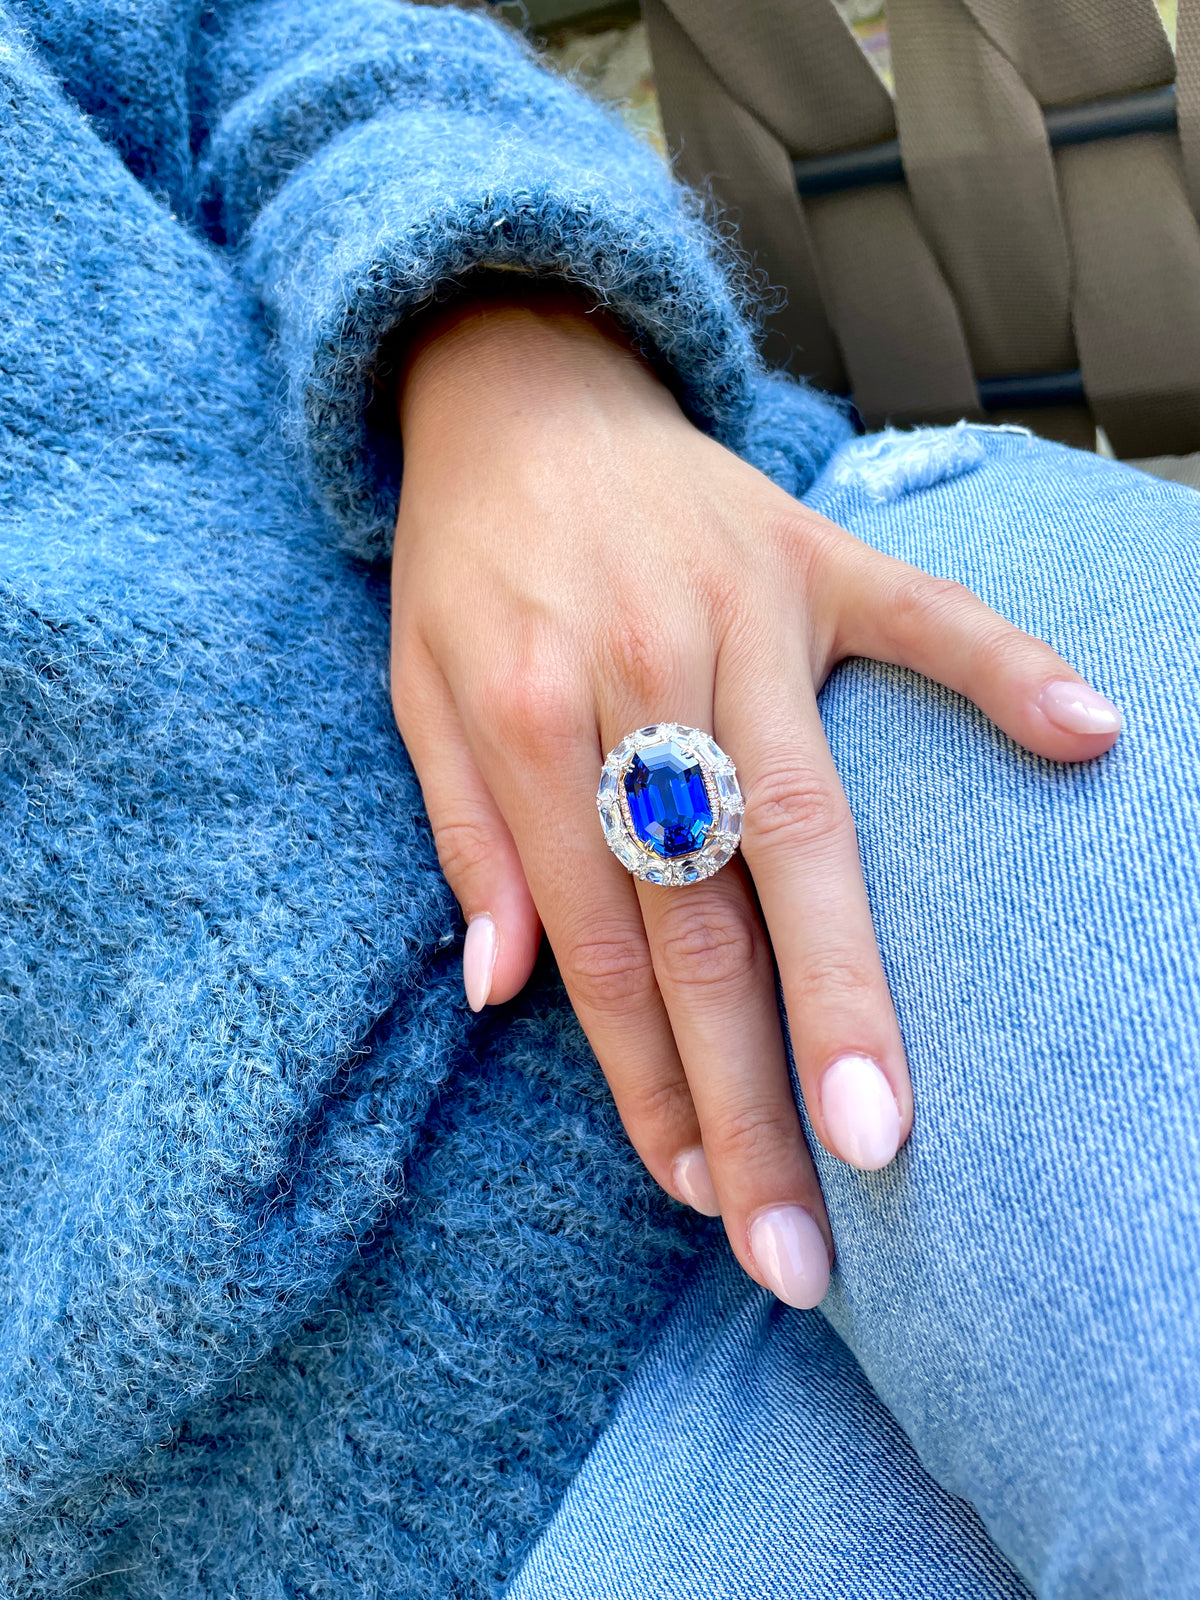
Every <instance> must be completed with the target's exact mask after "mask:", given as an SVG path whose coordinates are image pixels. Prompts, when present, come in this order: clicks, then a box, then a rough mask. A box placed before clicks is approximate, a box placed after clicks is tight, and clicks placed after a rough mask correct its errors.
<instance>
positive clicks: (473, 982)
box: [463, 911, 500, 1011]
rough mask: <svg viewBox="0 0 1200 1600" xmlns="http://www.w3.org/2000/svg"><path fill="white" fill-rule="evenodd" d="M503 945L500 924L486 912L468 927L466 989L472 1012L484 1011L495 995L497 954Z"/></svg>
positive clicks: (465, 949) (464, 953) (465, 969)
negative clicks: (498, 935)
mask: <svg viewBox="0 0 1200 1600" xmlns="http://www.w3.org/2000/svg"><path fill="white" fill-rule="evenodd" d="M499 945H500V941H499V939H498V938H497V937H496V924H495V923H494V922H493V921H492V919H491V917H489V916H488V914H487V912H486V911H484V912H482V913H481V914H480V915H479V916H477V917H472V918H471V920H470V922H469V923H468V924H467V937H466V941H465V943H464V944H463V988H464V989H465V990H466V991H467V1004H468V1005H469V1006H470V1008H471V1010H472V1011H482V1010H483V1008H484V1006H485V1005H487V1003H488V995H490V994H491V992H492V973H493V972H495V970H496V951H497V949H498V948H499Z"/></svg>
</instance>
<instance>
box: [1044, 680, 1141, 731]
mask: <svg viewBox="0 0 1200 1600" xmlns="http://www.w3.org/2000/svg"><path fill="white" fill-rule="evenodd" d="M1039 704H1040V705H1041V708H1042V712H1043V714H1044V715H1045V717H1046V720H1047V721H1048V722H1052V723H1053V724H1054V726H1055V727H1056V728H1061V729H1062V730H1063V732H1064V733H1119V732H1120V731H1121V713H1120V712H1119V711H1118V710H1117V708H1116V706H1115V705H1113V703H1112V701H1111V700H1106V699H1105V698H1104V696H1103V695H1102V694H1097V693H1096V691H1095V689H1091V688H1089V687H1088V685H1087V684H1086V683H1048V684H1047V685H1046V687H1045V688H1044V689H1043V690H1042V697H1041V700H1040V701H1039Z"/></svg>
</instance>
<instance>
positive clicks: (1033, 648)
mask: <svg viewBox="0 0 1200 1600" xmlns="http://www.w3.org/2000/svg"><path fill="white" fill-rule="evenodd" d="M1041 651H1042V647H1041V646H1039V645H1038V643H1037V642H1036V641H1035V640H1033V639H1031V638H1030V637H1029V635H1028V634H1025V633H1022V632H1021V630H1020V629H1019V628H1014V627H1013V626H1012V624H1011V623H1008V622H1004V621H1001V620H996V621H994V622H993V621H991V620H990V619H989V621H988V622H987V623H986V624H985V625H984V626H983V627H981V629H980V633H979V639H978V642H977V644H976V646H975V667H976V671H977V672H978V673H979V676H980V680H981V681H983V682H989V681H990V682H993V683H994V682H997V681H1000V680H1003V679H1005V678H1010V677H1012V675H1013V674H1014V673H1019V672H1021V671H1023V670H1028V667H1029V663H1030V654H1031V652H1033V653H1035V654H1036V655H1038V656H1040V655H1041Z"/></svg>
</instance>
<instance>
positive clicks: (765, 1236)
mask: <svg viewBox="0 0 1200 1600" xmlns="http://www.w3.org/2000/svg"><path fill="white" fill-rule="evenodd" d="M750 1249H751V1251H752V1252H753V1254H754V1259H755V1261H756V1262H757V1264H758V1269H759V1271H760V1272H761V1273H762V1275H763V1277H764V1278H765V1279H766V1280H767V1284H768V1286H769V1287H770V1289H771V1291H772V1292H773V1293H774V1294H775V1296H776V1297H777V1298H778V1299H780V1300H782V1301H783V1303H784V1304H785V1305H789V1306H795V1307H796V1309H797V1310H798V1311H809V1310H811V1309H812V1307H813V1306H817V1305H820V1303H821V1301H822V1300H824V1298H825V1291H826V1289H828V1288H829V1252H828V1250H826V1248H825V1240H824V1239H823V1238H822V1237H821V1230H820V1228H818V1227H817V1225H816V1223H815V1222H814V1221H813V1219H812V1218H811V1217H810V1216H809V1214H808V1212H807V1211H804V1210H802V1208H801V1207H800V1206H776V1207H775V1209H774V1210H772V1211H762V1212H760V1213H759V1214H758V1216H757V1217H755V1219H754V1221H753V1222H752V1223H751V1224H750Z"/></svg>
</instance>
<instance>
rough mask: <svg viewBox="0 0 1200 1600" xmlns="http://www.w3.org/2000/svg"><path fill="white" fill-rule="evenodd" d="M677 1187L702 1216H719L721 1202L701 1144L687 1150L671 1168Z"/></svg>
mask: <svg viewBox="0 0 1200 1600" xmlns="http://www.w3.org/2000/svg"><path fill="white" fill-rule="evenodd" d="M671 1176H672V1177H673V1178H674V1180H675V1187H676V1188H677V1189H678V1190H679V1192H680V1194H681V1195H682V1196H683V1198H684V1199H685V1200H686V1201H687V1203H688V1205H689V1206H691V1207H692V1209H693V1210H694V1211H698V1212H699V1213H700V1215H701V1216H702V1217H719V1216H720V1215H721V1202H720V1201H719V1200H718V1199H717V1191H716V1190H715V1189H714V1188H713V1181H712V1174H711V1173H710V1172H709V1170H708V1161H707V1159H706V1157H705V1154H704V1151H703V1150H702V1149H701V1148H700V1146H699V1145H696V1147H695V1148H694V1149H692V1150H685V1151H684V1152H683V1154H682V1155H681V1156H680V1157H679V1159H678V1160H677V1161H676V1163H675V1165H674V1167H672V1169H671Z"/></svg>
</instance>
